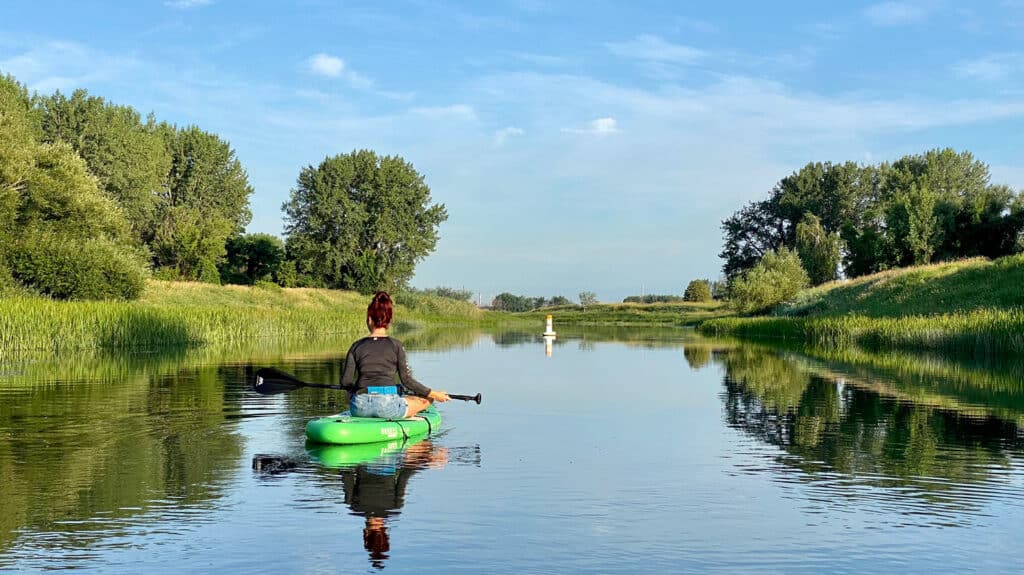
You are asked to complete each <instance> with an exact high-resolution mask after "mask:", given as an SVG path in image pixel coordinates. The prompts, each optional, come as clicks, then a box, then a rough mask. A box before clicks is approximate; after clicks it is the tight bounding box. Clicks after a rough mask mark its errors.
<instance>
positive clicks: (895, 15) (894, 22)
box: [864, 2, 931, 26]
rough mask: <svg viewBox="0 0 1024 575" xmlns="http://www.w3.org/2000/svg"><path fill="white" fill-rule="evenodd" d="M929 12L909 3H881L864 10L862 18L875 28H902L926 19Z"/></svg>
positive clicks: (922, 6)
mask: <svg viewBox="0 0 1024 575" xmlns="http://www.w3.org/2000/svg"><path fill="white" fill-rule="evenodd" d="M930 12H931V11H930V10H929V9H928V8H927V7H926V6H924V5H921V4H915V3H911V2H881V3H879V4H872V5H871V6H868V7H867V8H866V9H865V10H864V17H866V18H867V19H868V21H870V22H871V23H872V24H874V25H875V26H903V25H905V24H914V23H916V22H921V21H923V20H925V19H927V18H928V16H929V14H930Z"/></svg>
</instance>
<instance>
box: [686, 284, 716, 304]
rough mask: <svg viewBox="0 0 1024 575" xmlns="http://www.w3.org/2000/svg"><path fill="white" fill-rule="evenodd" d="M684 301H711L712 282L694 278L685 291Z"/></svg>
mask: <svg viewBox="0 0 1024 575" xmlns="http://www.w3.org/2000/svg"><path fill="white" fill-rule="evenodd" d="M683 301H697V302H701V301H711V282H709V281H708V280H692V281H690V283H689V285H687V286H686V291H685V292H683Z"/></svg>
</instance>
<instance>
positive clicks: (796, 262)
mask: <svg viewBox="0 0 1024 575" xmlns="http://www.w3.org/2000/svg"><path fill="white" fill-rule="evenodd" d="M809 283H810V279H809V278H808V277H807V272H806V271H804V268H803V266H801V265H800V257H799V256H797V254H796V252H794V251H791V250H789V249H787V248H780V249H779V250H778V251H772V252H768V253H767V254H765V256H764V257H763V258H761V261H760V262H758V264H757V265H756V266H754V267H753V268H751V269H750V270H748V271H747V272H745V273H744V274H743V275H742V276H740V277H738V278H736V280H734V281H733V283H732V288H731V290H730V296H731V301H732V305H733V306H734V307H735V308H736V310H737V311H739V312H740V313H747V314H750V313H760V312H765V311H768V310H770V309H771V308H773V307H775V306H776V305H778V304H780V303H782V302H784V301H787V300H789V299H792V298H793V296H795V295H796V294H797V292H799V291H800V290H802V289H804V288H805V287H807V286H808V284H809Z"/></svg>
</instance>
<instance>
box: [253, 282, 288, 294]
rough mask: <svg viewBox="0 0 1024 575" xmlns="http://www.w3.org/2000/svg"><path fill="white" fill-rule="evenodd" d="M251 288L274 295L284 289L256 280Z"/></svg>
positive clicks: (272, 283) (274, 284)
mask: <svg viewBox="0 0 1024 575" xmlns="http://www.w3.org/2000/svg"><path fill="white" fill-rule="evenodd" d="M253 287H255V288H257V289H262V290H267V291H269V292H274V293H281V292H282V291H284V288H282V287H281V286H279V285H277V284H276V283H274V282H272V281H268V280H256V283H255V284H253Z"/></svg>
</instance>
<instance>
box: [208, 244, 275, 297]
mask: <svg viewBox="0 0 1024 575" xmlns="http://www.w3.org/2000/svg"><path fill="white" fill-rule="evenodd" d="M282 263H284V242H283V241H281V239H280V238H278V237H277V236H272V235H270V234H245V235H241V236H235V237H233V238H231V239H229V240H228V243H227V257H226V258H225V260H224V262H223V263H221V265H220V266H219V269H220V277H221V281H223V282H224V283H234V284H250V285H253V284H255V283H257V282H259V281H273V280H277V281H280V278H279V277H278V276H279V274H280V271H281V264H282Z"/></svg>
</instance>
